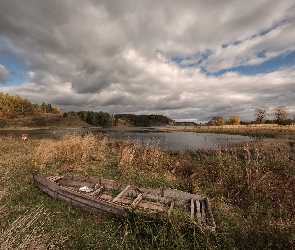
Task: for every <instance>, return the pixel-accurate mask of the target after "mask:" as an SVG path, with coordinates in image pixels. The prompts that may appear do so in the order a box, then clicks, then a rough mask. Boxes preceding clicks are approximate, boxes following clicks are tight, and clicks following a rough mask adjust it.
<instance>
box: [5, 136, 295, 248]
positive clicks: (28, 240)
mask: <svg viewBox="0 0 295 250" xmlns="http://www.w3.org/2000/svg"><path fill="white" fill-rule="evenodd" d="M294 141H295V137H294V134H292V133H290V134H289V136H288V137H287V138H286V137H284V138H281V139H271V140H265V141H263V140H261V141H253V142H250V143H246V144H238V145H231V146H227V147H225V148H221V149H220V148H219V149H207V150H195V151H180V152H170V151H167V150H162V149H160V148H158V147H149V146H142V145H137V144H133V143H126V142H111V141H108V140H106V139H103V138H102V137H100V136H99V135H98V136H94V135H91V134H90V135H88V136H86V137H81V136H79V135H74V136H66V137H63V138H61V139H58V140H50V139H44V140H29V141H20V140H16V139H13V138H10V137H1V138H0V187H1V190H0V232H1V234H2V235H3V236H5V237H1V238H0V249H201V248H202V249H292V248H293V249H294V247H295V219H294V218H295V207H294V204H295V196H294V193H295V167H294V166H295V146H294V145H295V143H294ZM34 171H38V172H43V173H63V174H80V175H85V176H102V177H104V178H108V179H115V180H118V181H120V182H122V183H126V184H127V183H128V184H135V185H138V186H146V187H161V186H163V187H170V188H177V189H180V190H183V191H190V192H194V193H197V194H200V195H202V196H208V198H209V200H210V203H211V206H212V211H213V215H214V218H215V221H216V226H217V228H216V232H215V233H212V232H209V231H207V230H205V229H204V228H202V227H200V226H199V225H198V224H197V223H196V222H195V221H194V220H191V219H190V218H188V217H186V216H184V215H183V214H181V213H179V214H176V215H173V216H172V217H167V218H165V219H164V220H161V221H157V220H154V219H150V218H147V217H144V216H140V215H134V214H130V216H126V217H125V218H112V217H110V216H108V215H103V214H98V215H94V214H89V213H85V212H83V211H81V210H79V209H78V208H75V207H72V206H71V205H69V204H67V203H64V202H62V201H59V200H56V199H54V198H52V197H50V196H48V195H46V194H44V193H43V192H42V191H41V190H39V189H38V188H36V187H35V186H34V184H33V178H32V174H33V172H34Z"/></svg>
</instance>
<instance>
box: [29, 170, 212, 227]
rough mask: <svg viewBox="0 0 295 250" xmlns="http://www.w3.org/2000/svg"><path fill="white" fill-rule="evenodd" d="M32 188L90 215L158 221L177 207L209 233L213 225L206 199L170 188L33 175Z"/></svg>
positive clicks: (74, 177)
mask: <svg viewBox="0 0 295 250" xmlns="http://www.w3.org/2000/svg"><path fill="white" fill-rule="evenodd" d="M34 182H35V185H36V186H37V187H38V188H40V189H42V190H43V191H44V192H45V193H47V194H48V195H50V196H52V197H55V198H58V199H61V200H63V201H66V202H68V203H71V204H73V205H75V206H79V207H80V208H82V209H83V210H86V211H89V212H93V213H108V214H112V215H115V216H123V215H124V214H126V213H128V212H130V211H131V212H135V213H140V214H146V215H149V216H153V217H156V218H161V217H163V216H166V215H168V216H169V214H171V213H173V212H174V211H177V209H178V208H180V209H183V210H184V211H185V212H186V213H188V214H189V216H190V217H191V218H192V219H194V221H196V222H198V223H199V225H201V226H204V227H206V228H208V229H210V230H212V231H214V230H215V222H214V218H213V215H212V212H211V208H210V203H209V200H208V198H206V197H201V196H199V195H196V194H190V193H187V192H183V191H179V190H175V189H169V188H155V189H152V188H139V187H137V186H134V185H128V184H121V183H119V182H117V181H114V180H108V179H104V178H89V177H83V176H67V175H51V174H38V173H34Z"/></svg>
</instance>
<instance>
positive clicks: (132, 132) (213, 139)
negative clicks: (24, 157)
mask: <svg viewBox="0 0 295 250" xmlns="http://www.w3.org/2000/svg"><path fill="white" fill-rule="evenodd" d="M77 132H79V133H87V132H92V133H94V134H95V133H104V134H106V135H107V136H108V137H109V138H110V139H112V140H125V141H130V142H138V143H140V144H149V145H159V146H161V147H164V148H168V149H171V150H185V149H200V148H213V147H217V146H220V145H228V144H231V143H237V142H246V141H249V140H251V139H252V138H250V137H248V136H240V135H227V134H212V133H194V132H169V133H168V132H157V131H156V128H151V127H148V128H133V127H132V128H102V129H97V128H93V129H88V128H87V129H86V128H83V129H36V130H0V135H12V136H13V137H16V138H20V137H21V135H22V134H28V135H29V138H31V139H40V138H54V137H60V136H63V135H69V134H73V133H77Z"/></svg>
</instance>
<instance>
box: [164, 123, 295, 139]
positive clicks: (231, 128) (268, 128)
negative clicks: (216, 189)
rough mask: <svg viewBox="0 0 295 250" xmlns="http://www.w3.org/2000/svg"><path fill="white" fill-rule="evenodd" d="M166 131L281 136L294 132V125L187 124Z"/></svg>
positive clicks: (166, 128) (167, 128)
mask: <svg viewBox="0 0 295 250" xmlns="http://www.w3.org/2000/svg"><path fill="white" fill-rule="evenodd" d="M163 129H164V130H167V131H173V130H178V131H179V130H182V131H194V132H198V133H202V132H203V133H226V134H241V135H249V136H257V137H283V136H288V135H290V134H291V135H292V134H295V126H294V125H290V126H282V125H277V124H251V125H224V126H205V125H203V126H187V127H185V128H181V129H180V128H175V127H173V128H169V127H165V128H163Z"/></svg>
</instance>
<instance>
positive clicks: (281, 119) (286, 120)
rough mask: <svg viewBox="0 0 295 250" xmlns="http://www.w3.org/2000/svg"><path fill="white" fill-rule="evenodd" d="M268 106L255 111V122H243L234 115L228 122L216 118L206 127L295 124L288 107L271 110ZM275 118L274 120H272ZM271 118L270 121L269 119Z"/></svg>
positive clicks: (218, 117) (221, 118) (219, 117)
mask: <svg viewBox="0 0 295 250" xmlns="http://www.w3.org/2000/svg"><path fill="white" fill-rule="evenodd" d="M268 110H269V108H268V107H266V106H261V107H258V108H256V109H255V112H254V121H251V122H242V121H241V120H240V117H239V116H237V115H232V116H231V117H229V118H228V119H227V120H226V119H224V118H223V117H222V116H214V117H213V118H212V119H211V120H210V121H209V122H208V123H206V125H210V126H222V125H239V124H265V123H266V124H279V125H290V124H292V123H294V122H295V116H294V117H293V120H292V119H291V116H290V113H289V112H288V108H287V107H286V106H278V107H275V108H273V109H272V110H270V112H268ZM271 117H274V119H270V118H271ZM267 118H269V119H267Z"/></svg>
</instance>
